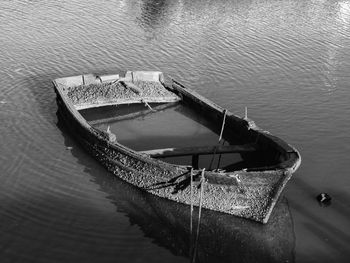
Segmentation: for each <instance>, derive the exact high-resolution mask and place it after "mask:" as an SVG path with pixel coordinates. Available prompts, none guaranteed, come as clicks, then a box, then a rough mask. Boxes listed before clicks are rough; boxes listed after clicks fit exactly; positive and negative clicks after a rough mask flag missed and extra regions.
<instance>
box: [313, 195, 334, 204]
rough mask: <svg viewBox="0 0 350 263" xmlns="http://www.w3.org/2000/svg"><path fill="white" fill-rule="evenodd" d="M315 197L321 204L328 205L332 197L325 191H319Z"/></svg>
mask: <svg viewBox="0 0 350 263" xmlns="http://www.w3.org/2000/svg"><path fill="white" fill-rule="evenodd" d="M316 199H317V201H318V202H319V203H320V204H321V205H325V206H328V205H330V204H331V200H332V197H330V195H329V194H327V193H320V194H319V195H318V196H317V197H316Z"/></svg>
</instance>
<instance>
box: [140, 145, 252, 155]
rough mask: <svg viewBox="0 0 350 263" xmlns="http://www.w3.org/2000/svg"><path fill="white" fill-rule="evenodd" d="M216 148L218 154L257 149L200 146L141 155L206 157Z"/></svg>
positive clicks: (247, 146) (234, 146)
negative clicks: (205, 155)
mask: <svg viewBox="0 0 350 263" xmlns="http://www.w3.org/2000/svg"><path fill="white" fill-rule="evenodd" d="M215 148H216V153H242V152H254V151H256V148H255V147H254V145H253V144H242V145H227V146H222V145H221V146H215V145H214V146H199V147H184V148H165V149H155V150H148V151H142V152H140V153H145V154H149V155H150V156H151V157H153V158H163V157H174V156H186V155H204V154H213V153H214V151H215Z"/></svg>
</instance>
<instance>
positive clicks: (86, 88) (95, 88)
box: [67, 81, 174, 104]
mask: <svg viewBox="0 0 350 263" xmlns="http://www.w3.org/2000/svg"><path fill="white" fill-rule="evenodd" d="M133 84H134V85H136V86H137V87H138V88H139V89H140V90H141V93H140V94H137V93H136V92H134V91H133V90H132V89H130V88H128V87H127V85H124V84H123V83H122V82H116V83H93V84H89V85H79V86H75V87H69V88H68V92H67V96H68V97H69V98H70V99H71V100H72V102H73V104H84V103H93V102H95V101H105V100H107V101H114V100H118V99H140V100H141V99H142V98H149V97H173V96H174V94H173V93H171V92H170V91H168V90H166V89H165V88H164V86H163V85H162V84H161V83H159V82H152V81H135V82H134V83H133Z"/></svg>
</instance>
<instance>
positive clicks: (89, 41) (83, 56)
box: [0, 0, 350, 262]
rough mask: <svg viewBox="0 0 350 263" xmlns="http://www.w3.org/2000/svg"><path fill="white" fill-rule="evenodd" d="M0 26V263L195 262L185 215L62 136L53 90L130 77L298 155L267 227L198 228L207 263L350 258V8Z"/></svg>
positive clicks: (152, 13) (52, 13)
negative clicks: (148, 74)
mask: <svg viewBox="0 0 350 263" xmlns="http://www.w3.org/2000/svg"><path fill="white" fill-rule="evenodd" d="M0 25H1V26H0V43H1V49H0V72H1V80H0V84H1V85H0V109H1V110H0V119H1V126H0V131H1V158H0V160H1V170H0V171H1V173H0V176H1V178H0V180H1V181H0V182H1V184H0V254H1V262H62V261H65V262H144V261H149V262H188V261H189V259H188V250H187V249H188V240H187V239H188V237H189V234H188V233H189V232H188V227H189V226H188V221H189V220H188V218H189V216H188V210H186V208H183V207H181V206H180V207H178V206H173V205H172V204H169V203H163V202H159V201H157V200H154V199H152V198H151V197H149V196H146V195H143V194H142V193H140V192H138V191H135V189H134V188H130V187H128V186H126V185H125V184H123V183H121V182H119V181H118V180H116V179H113V178H110V177H108V173H106V172H105V170H104V169H103V168H102V167H100V166H99V165H98V164H97V163H95V162H94V161H93V160H92V159H91V158H90V157H89V156H88V155H86V154H85V152H83V151H82V150H81V149H80V147H79V146H78V145H76V144H75V143H74V141H72V140H71V138H70V137H69V135H68V134H67V132H66V131H65V130H64V129H63V128H62V127H60V126H59V125H58V124H57V118H56V115H55V112H56V110H57V107H56V104H55V95H54V92H53V89H52V85H51V83H50V81H51V80H52V79H54V78H56V77H61V76H68V75H77V74H81V73H88V72H96V73H105V72H110V73H113V71H117V70H123V69H130V70H145V69H147V70H161V71H163V72H167V73H169V74H171V75H172V76H173V77H175V78H177V79H180V80H182V81H183V82H184V83H185V84H187V85H189V86H191V87H192V88H193V89H195V90H197V91H198V92H199V93H201V94H203V95H205V96H207V97H209V98H211V99H212V100H214V101H215V102H216V103H218V104H220V105H222V106H224V107H226V108H227V109H229V110H230V111H233V112H235V113H237V114H238V115H243V114H244V107H248V115H249V117H250V118H252V119H254V120H255V121H256V123H257V124H258V125H259V126H261V127H262V128H265V129H267V130H270V131H271V132H272V133H274V134H276V135H278V136H280V137H282V138H283V139H285V140H286V141H288V142H290V143H291V144H293V145H294V146H296V147H297V148H298V149H299V150H300V152H301V154H302V157H303V162H302V166H301V167H300V169H299V170H298V172H297V173H296V174H295V176H294V177H293V178H292V180H291V181H290V182H289V184H288V185H287V188H286V191H285V192H284V193H285V197H286V199H287V200H288V203H286V202H282V203H281V204H280V207H279V209H276V213H275V216H274V217H273V220H272V223H271V224H270V225H268V226H264V227H263V226H260V225H256V224H254V223H250V222H249V223H248V222H245V221H242V220H238V219H232V218H227V217H225V216H221V217H217V218H215V216H213V215H212V213H210V212H207V213H204V214H203V222H205V223H203V226H204V227H203V232H202V235H203V236H202V239H200V242H199V248H198V251H199V258H200V261H201V262H212V261H215V260H216V261H217V262H219V261H226V262H232V261H236V262H239V261H241V262H257V261H267V262H269V261H270V262H273V261H275V262H283V261H285V262H286V261H288V262H293V261H295V262H346V261H347V259H348V258H349V257H350V253H349V250H348V247H349V244H350V223H349V222H350V220H349V218H350V176H349V163H350V162H349V160H350V159H349V151H350V135H349V131H350V121H349V116H350V103H349V102H350V91H349V88H350V1H347V0H343V1H341V0H328V1H327V0H317V1H316V0H298V1H297V0H281V1H277V0H276V1H275V0H265V1H264V0H261V1H259V0H252V1H249V0H248V1H246V0H244V1H243V0H241V1H240V0H237V1H223V0H221V1H220V0H219V1H209V0H194V1H186V0H174V1H170V0H167V1H166V0H164V1H161V0H158V1H151V0H149V1H147V0H134V1H108V0H105V1H89V0H87V1H77V0H73V1H53V0H52V1H51V0H43V1H29V0H28V1H24V0H22V1H20V0H17V1H16V0H14V1H1V3H0ZM70 147H73V148H72V149H71V148H70ZM320 192H328V193H329V194H330V195H331V196H332V198H333V199H332V204H331V206H328V207H321V206H319V205H318V203H317V201H316V200H315V196H316V195H317V194H318V193H320Z"/></svg>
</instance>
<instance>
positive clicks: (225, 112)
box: [209, 109, 227, 170]
mask: <svg viewBox="0 0 350 263" xmlns="http://www.w3.org/2000/svg"><path fill="white" fill-rule="evenodd" d="M226 114H227V110H226V109H225V110H224V118H223V120H222V124H221V132H220V136H219V142H218V144H217V145H216V146H215V149H214V153H213V156H212V158H211V161H210V164H209V170H211V167H212V165H213V162H214V158H215V155H216V151H217V149H218V146H219V145H220V142H221V140H222V135H223V133H224V128H225V122H226Z"/></svg>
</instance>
